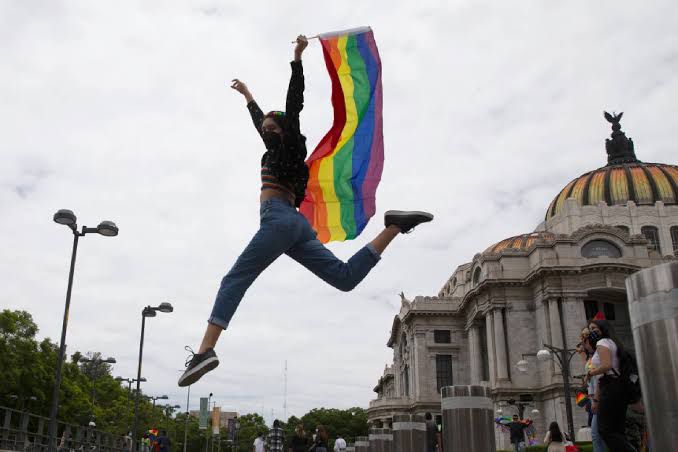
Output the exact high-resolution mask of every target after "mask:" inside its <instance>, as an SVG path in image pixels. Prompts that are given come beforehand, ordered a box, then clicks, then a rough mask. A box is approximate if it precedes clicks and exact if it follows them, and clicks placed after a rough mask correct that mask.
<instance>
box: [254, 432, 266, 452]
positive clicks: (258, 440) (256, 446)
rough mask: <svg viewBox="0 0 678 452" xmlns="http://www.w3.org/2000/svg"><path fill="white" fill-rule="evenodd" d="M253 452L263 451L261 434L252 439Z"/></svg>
mask: <svg viewBox="0 0 678 452" xmlns="http://www.w3.org/2000/svg"><path fill="white" fill-rule="evenodd" d="M253 446H254V452H264V439H263V438H262V437H261V436H257V437H256V438H255V439H254V444H253Z"/></svg>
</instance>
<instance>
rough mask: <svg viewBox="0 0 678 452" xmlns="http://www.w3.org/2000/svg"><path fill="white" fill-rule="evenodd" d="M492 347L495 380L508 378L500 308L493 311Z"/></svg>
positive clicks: (504, 337)
mask: <svg viewBox="0 0 678 452" xmlns="http://www.w3.org/2000/svg"><path fill="white" fill-rule="evenodd" d="M494 347H495V354H496V355H497V380H508V367H507V358H506V336H505V335H504V311H503V310H502V309H495V311H494Z"/></svg>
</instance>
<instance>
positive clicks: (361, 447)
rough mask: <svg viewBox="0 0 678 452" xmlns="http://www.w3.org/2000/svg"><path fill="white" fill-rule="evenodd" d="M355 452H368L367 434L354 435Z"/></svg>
mask: <svg viewBox="0 0 678 452" xmlns="http://www.w3.org/2000/svg"><path fill="white" fill-rule="evenodd" d="M354 446H355V452H370V439H369V437H367V436H356V438H355V444H354Z"/></svg>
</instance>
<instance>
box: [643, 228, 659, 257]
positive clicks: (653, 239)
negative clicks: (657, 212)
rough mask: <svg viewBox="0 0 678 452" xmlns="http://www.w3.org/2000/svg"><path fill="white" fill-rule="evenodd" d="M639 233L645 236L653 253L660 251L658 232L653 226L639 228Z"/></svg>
mask: <svg viewBox="0 0 678 452" xmlns="http://www.w3.org/2000/svg"><path fill="white" fill-rule="evenodd" d="M640 233H641V234H643V235H644V236H645V238H646V239H647V241H648V242H650V248H651V249H653V250H655V251H660V247H659V230H658V229H657V228H656V227H654V226H643V227H642V228H640Z"/></svg>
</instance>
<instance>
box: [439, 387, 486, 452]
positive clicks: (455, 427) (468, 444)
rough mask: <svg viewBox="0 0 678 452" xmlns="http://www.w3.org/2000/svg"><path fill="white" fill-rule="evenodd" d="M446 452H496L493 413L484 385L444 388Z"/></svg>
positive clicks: (444, 438)
mask: <svg viewBox="0 0 678 452" xmlns="http://www.w3.org/2000/svg"><path fill="white" fill-rule="evenodd" d="M442 409H443V447H444V448H445V452H466V451H470V450H472V451H474V452H494V451H495V450H496V447H495V440H494V416H493V414H494V410H493V407H492V399H491V398H490V389H489V388H487V387H485V386H446V387H444V388H443V389H442Z"/></svg>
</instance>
